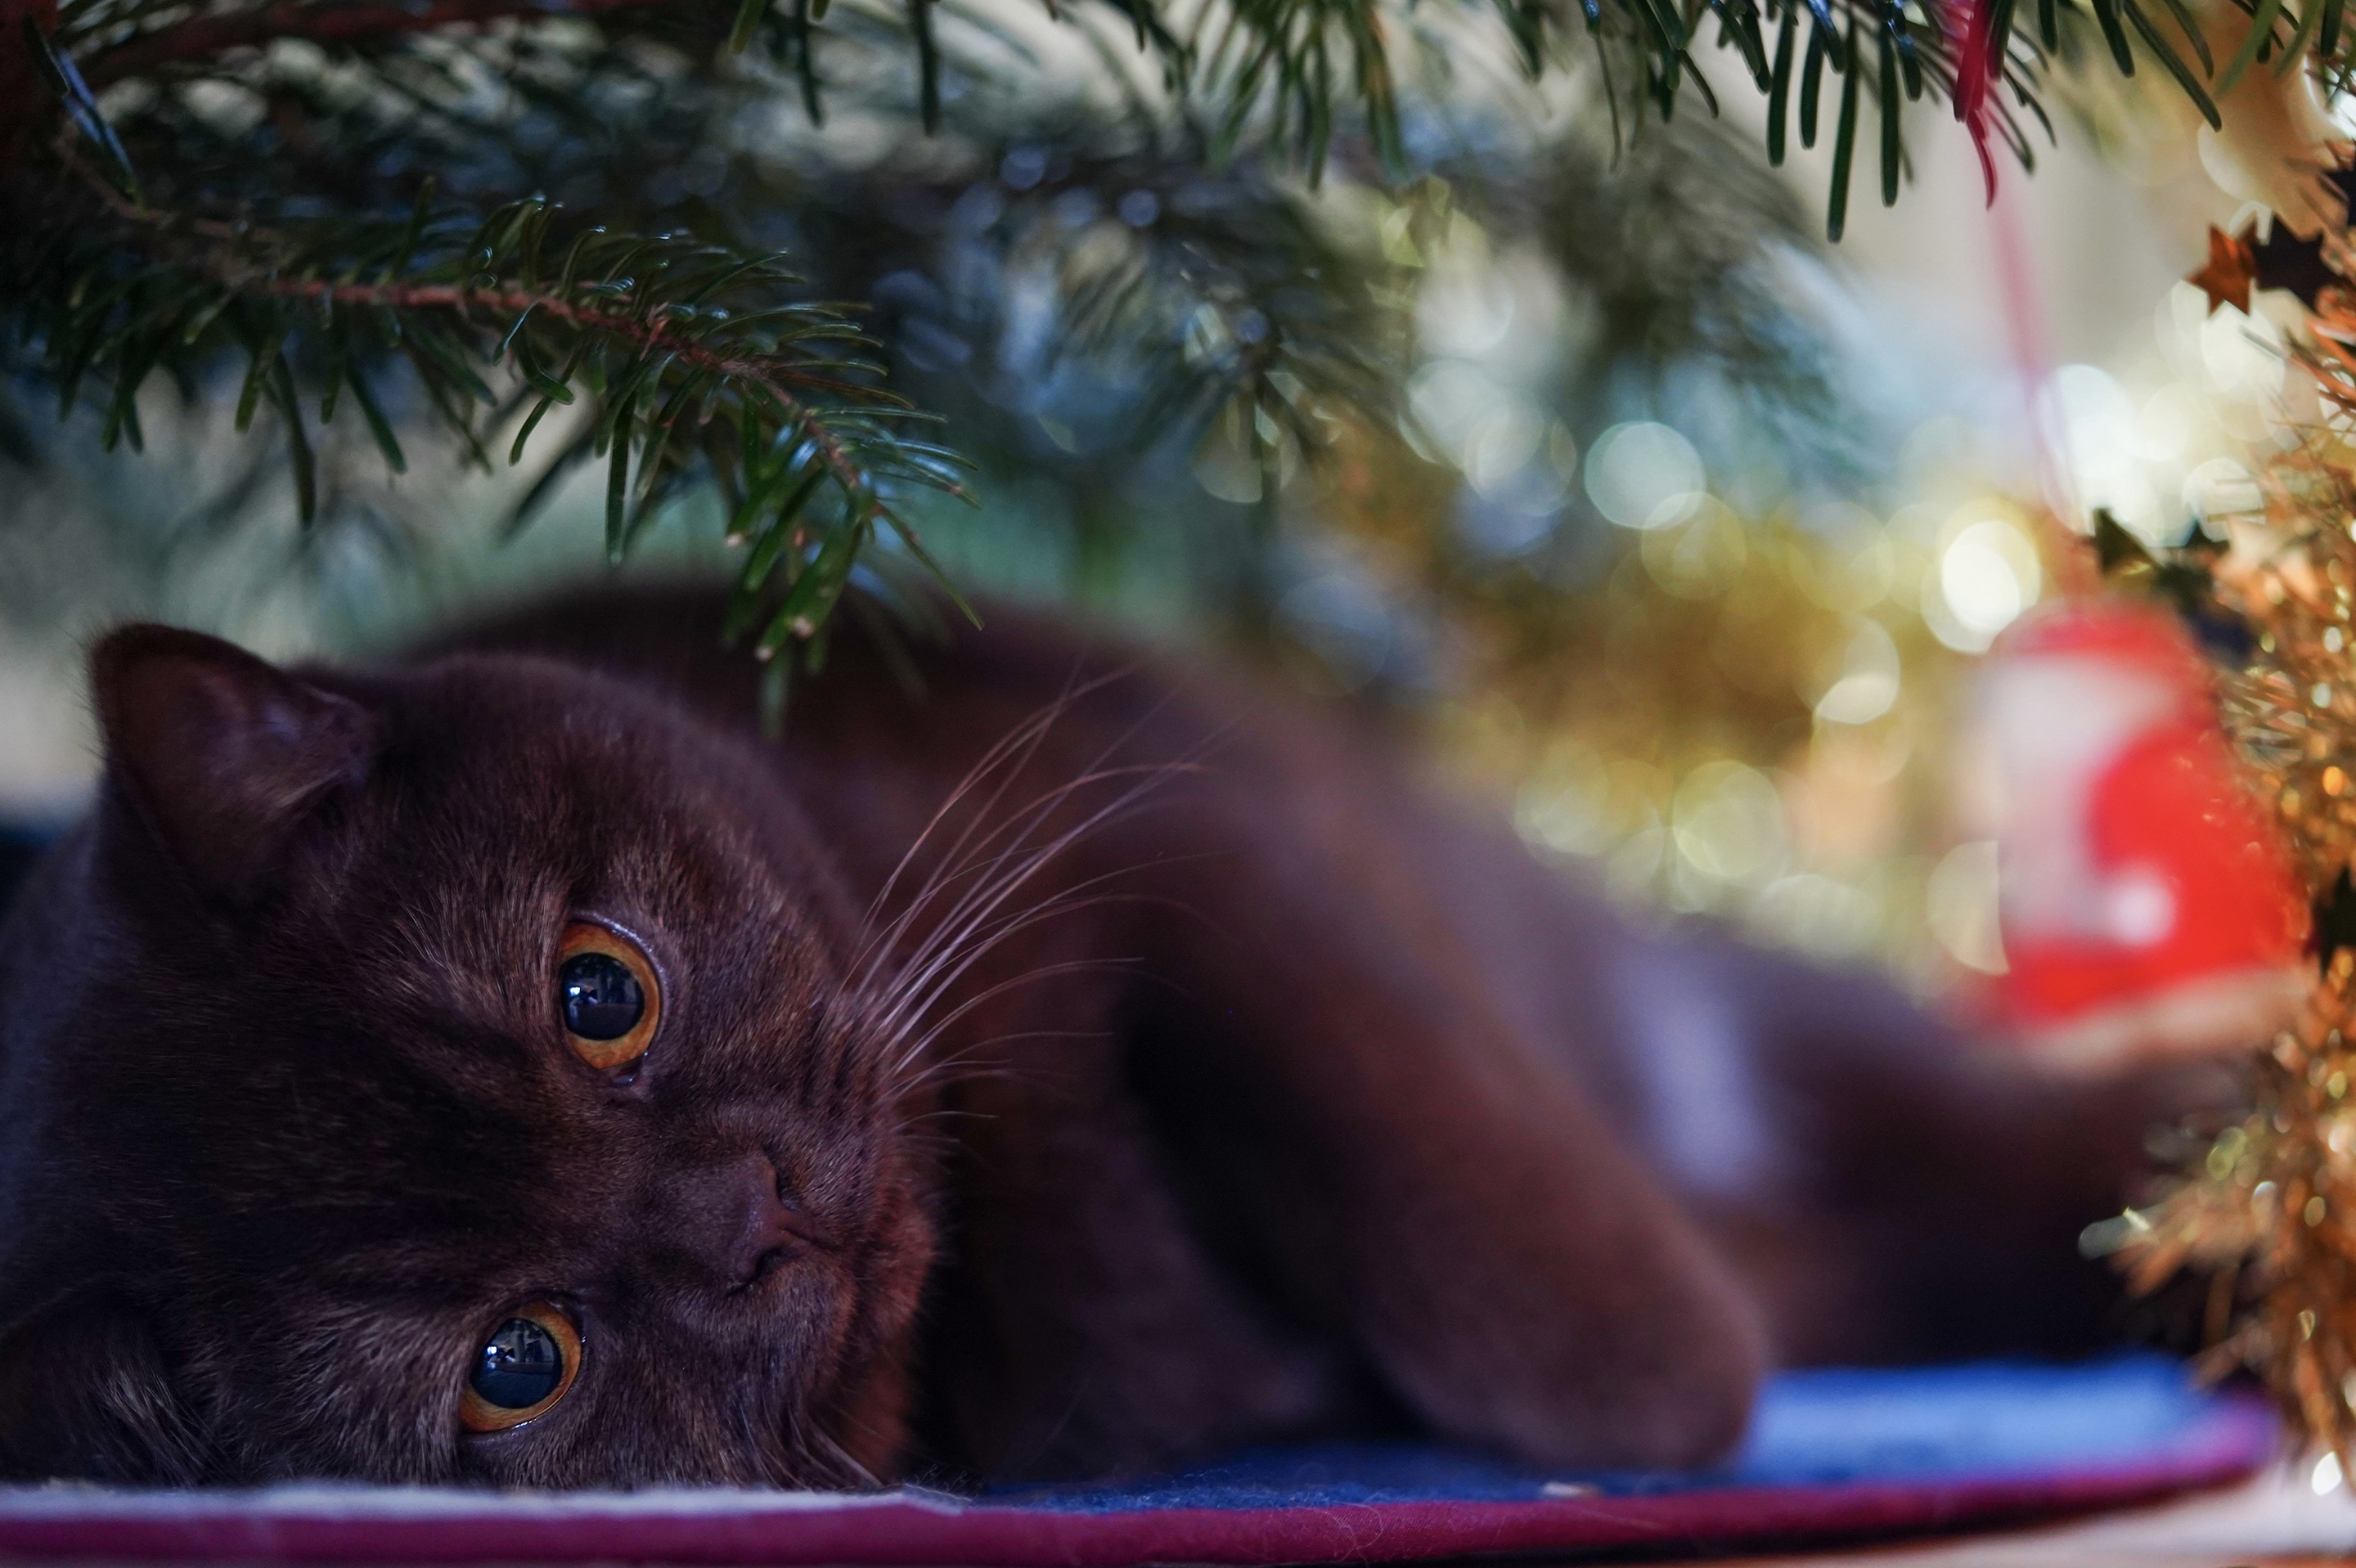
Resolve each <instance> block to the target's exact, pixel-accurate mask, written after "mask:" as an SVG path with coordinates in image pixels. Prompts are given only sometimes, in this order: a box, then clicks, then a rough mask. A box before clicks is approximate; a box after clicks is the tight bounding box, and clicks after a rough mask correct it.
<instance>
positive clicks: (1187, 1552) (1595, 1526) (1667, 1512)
mask: <svg viewBox="0 0 2356 1568" xmlns="http://www.w3.org/2000/svg"><path fill="white" fill-rule="evenodd" d="M2274 1446H2275V1427H2274V1425H2273V1422H2272V1419H2271V1417H2270V1416H2269V1415H2268V1414H2267V1413H2265V1410H2264V1409H2263V1407H2260V1406H2257V1405H2255V1404H2253V1403H2239V1404H2237V1405H2235V1406H2234V1407H2233V1408H2232V1409H2230V1410H2228V1411H2224V1412H2221V1413H2220V1418H2218V1419H2215V1420H2214V1421H2213V1423H2212V1424H2210V1425H2209V1427H2208V1429H2207V1430H2206V1431H2205V1432H2204V1433H2203V1434H2202V1435H2201V1437H2200V1438H2199V1439H2197V1440H2196V1441H2194V1442H2193V1443H2192V1444H2190V1445H2187V1447H2186V1448H2185V1449H2184V1450H2182V1451H2180V1452H2179V1453H2176V1454H2173V1455H2169V1456H2164V1457H2159V1458H2157V1459H2154V1460H2151V1461H2149V1462H2145V1463H2139V1464H2136V1465H2133V1466H2123V1467H2114V1468H2106V1469H2089V1470H2082V1471H2074V1472H2065V1473H2061V1474H2053V1475H2044V1476H2029V1477H1992V1478H1987V1479H1979V1480H1962V1481H1946V1482H1931V1483H1902V1482H1876V1483H1860V1484H1848V1485H1838V1486H1824V1487H1788V1488H1741V1489H1728V1490H1722V1491H1703V1492H1687V1493H1683V1494H1679V1495H1676V1496H1666V1497H1644V1498H1610V1497H1596V1498H1569V1499H1558V1500H1557V1499H1547V1500H1535V1501H1529V1502H1462V1501H1456V1502H1451V1501H1443V1500H1433V1501H1419V1502H1397V1503H1370V1504H1361V1505H1354V1506H1322V1507H1314V1508H1308V1507H1304V1508H1288V1509H1138V1510H1132V1511H1127V1512H1112V1513H1084V1512H1064V1511H1059V1510H1055V1509H1029V1508H1004V1507H991V1506H987V1505H958V1504H956V1503H954V1502H950V1501H947V1500H943V1501H940V1502H934V1501H931V1500H928V1499H891V1500H884V1501H875V1502H862V1501H848V1502H846V1503H845V1504H844V1505H842V1506H834V1507H817V1508H810V1509H778V1508H770V1507H762V1506H760V1505H757V1504H755V1505H751V1506H748V1507H746V1508H744V1509H727V1510H721V1509H695V1508H692V1507H683V1508H682V1509H680V1511H676V1512H666V1511H660V1510H659V1509H653V1510H648V1511H638V1512H629V1511H624V1512H620V1513H616V1512H611V1511H599V1510H598V1509H596V1508H595V1507H594V1505H591V1506H589V1507H585V1508H584V1509H582V1510H581V1511H578V1512H572V1511H567V1510H566V1509H564V1508H563V1507H562V1502H561V1500H559V1499H541V1498H535V1499H514V1500H509V1499H500V1498H498V1497H497V1496H486V1497H485V1498H484V1499H482V1502H481V1505H480V1507H479V1509H477V1508H474V1507H471V1506H462V1507H461V1508H460V1509H459V1510H457V1511H455V1512H452V1511H442V1512H434V1513H429V1514H421V1515H404V1514H402V1513H399V1512H394V1513H391V1514H386V1513H382V1512H364V1511H362V1510H361V1509H357V1508H356V1509H354V1510H353V1511H351V1512H349V1513H338V1512H337V1511H336V1509H335V1508H334V1500H333V1498H332V1495H331V1494H324V1493H318V1492H314V1493H312V1494H310V1495H309V1498H308V1499H306V1500H305V1503H304V1504H303V1505H302V1506H301V1507H299V1508H293V1507H288V1506H284V1505H279V1506H274V1507H273V1506H271V1505H269V1504H267V1503H262V1504H260V1505H259V1506H247V1507H238V1506H235V1499H231V1498H230V1497H226V1496H223V1495H220V1494H212V1495H207V1494H188V1495H187V1496H186V1497H185V1498H182V1499H173V1498H170V1497H164V1496H157V1497H151V1498H146V1499H126V1497H125V1496H124V1495H123V1494H90V1495H89V1496H88V1498H87V1499H86V1500H85V1499H81V1498H78V1497H77V1496H76V1495H75V1494H70V1493H67V1494H60V1493H58V1492H54V1491H51V1492H45V1493H17V1494H16V1495H15V1496H14V1497H7V1496H5V1495H0V1555H6V1556H10V1557H44V1558H52V1559H68V1558H112V1559H114V1560H116V1561H120V1562H140V1561H145V1562H160V1561H165V1560H173V1561H179V1562H201V1563H228V1562H252V1563H357V1562H367V1563H462V1562H481V1561H490V1562H508V1563H589V1562H598V1563H699V1564H701V1563H747V1564H764V1565H767V1564H776V1565H787V1564H817V1563H838V1564H861V1565H885V1564H891V1565H898V1564H919V1563H963V1564H971V1565H973V1568H1013V1565H1017V1564H1027V1563H1059V1564H1071V1565H1073V1568H1127V1565H1130V1564H1136V1563H1171V1562H1182V1563H1237V1564H1270V1563H1374V1562H1403V1561H1408V1560H1412V1559H1418V1558H1430V1557H1452V1556H1459V1555H1465V1554H1471V1553H1475V1552H1564V1551H1593V1550H1598V1549H1609V1548H1614V1547H1625V1546H1643V1547H1644V1548H1646V1549H1648V1551H1650V1552H1675V1551H1678V1550H1685V1551H1691V1552H1700V1551H1703V1550H1719V1549H1724V1548H1727V1547H1730V1546H1736V1545H1741V1546H1764V1545H1771V1544H1783V1543H1790V1542H1796V1541H1829V1540H1834V1539H1853V1538H1857V1537H1863V1536H1886V1535H1899V1534H1915V1533H1922V1532H1926V1531H1940V1530H1949V1529H1956V1528H1961V1527H1966V1526H1987V1525H1993V1524H1999V1523H2016V1522H2019V1521H2022V1520H2030V1519H2037V1518H2047V1517H2052V1516H2055V1515H2061V1514H2068V1513H2082V1512H2087V1511H2091V1510H2094V1509H2104V1508H2116V1507H2121V1506H2124V1505H2126V1504H2129V1503H2136V1502H2144V1501H2149V1500H2153V1499H2158V1498H2163V1497H2167V1496H2169V1495H2170V1494H2172V1493H2177V1492H2182V1491H2189V1490H2193V1489H2196V1488H2204V1487H2213V1486H2220V1485H2223V1484H2225V1483H2227V1482H2230V1481H2233V1480H2235V1479H2238V1478H2240V1477H2244V1476H2246V1475H2248V1474H2249V1473H2250V1472H2252V1471H2253V1470H2254V1469H2256V1468H2257V1467H2259V1466H2261V1465H2263V1464H2264V1463H2265V1462H2266V1460H2267V1459H2268V1458H2269V1457H2270V1456H2272V1454H2273V1452H2274ZM78 1504H79V1505H80V1506H77V1505H78ZM176 1504H177V1506H175V1505H176ZM224 1504H228V1505H230V1506H223V1505H224Z"/></svg>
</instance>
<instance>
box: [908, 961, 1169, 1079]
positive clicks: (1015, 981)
mask: <svg viewBox="0 0 2356 1568" xmlns="http://www.w3.org/2000/svg"><path fill="white" fill-rule="evenodd" d="M1136 962H1137V961H1136V960H1135V959H1133V958H1073V959H1066V960H1065V961H1063V962H1061V963H1056V964H1044V965H1040V966H1039V967H1037V968H1035V969H1029V970H1025V971H1024V972H1023V973H1022V974H1020V975H1016V976H1012V978H1009V979H1005V980H1001V981H999V982H998V983H997V984H996V985H994V986H989V987H984V988H983V989H981V990H980V991H978V992H976V993H975V994H974V995H972V996H970V997H967V998H966V999H965V1000H964V1001H962V1002H959V1003H958V1005H957V1006H956V1007H955V1008H951V1009H950V1010H949V1011H948V1014H947V1015H946V1016H945V1017H943V1018H941V1019H939V1020H938V1021H937V1022H936V1023H935V1024H934V1025H933V1026H932V1027H931V1028H930V1029H926V1031H925V1033H923V1034H922V1035H920V1036H918V1037H917V1039H916V1041H915V1042H914V1043H913V1044H911V1045H910V1046H909V1047H908V1049H907V1050H905V1051H902V1052H901V1053H900V1057H899V1060H898V1061H897V1062H896V1063H895V1064H894V1069H893V1072H894V1075H897V1074H898V1073H900V1072H905V1071H907V1069H908V1068H909V1067H911V1066H913V1065H915V1063H916V1061H917V1060H918V1059H919V1058H920V1057H922V1055H923V1054H924V1052H925V1051H926V1050H927V1049H929V1048H930V1047H931V1045H932V1043H933V1042H934V1041H935V1040H938V1039H939V1038H940V1037H941V1034H942V1032H943V1031H944V1030H946V1029H949V1028H951V1027H953V1026H954V1025H955V1024H956V1023H957V1022H958V1019H962V1018H964V1017H965V1016H966V1015H967V1014H969V1013H970V1012H972V1011H973V1010H974V1009H975V1008H979V1007H982V1006H985V1005H987V1004H988V1003H990V1002H991V1001H994V1000H996V999H997V998H998V997H1001V996H1004V995H1005V994H1006V993H1007V992H1009V991H1012V990H1015V989H1018V988H1019V987H1023V986H1027V985H1030V984H1031V983H1032V982H1033V981H1035V980H1044V979H1047V978H1050V977H1052V976H1057V975H1074V974H1079V973H1081V972H1083V971H1086V970H1090V969H1104V968H1118V967H1119V966H1121V965H1130V964H1134V963H1136Z"/></svg>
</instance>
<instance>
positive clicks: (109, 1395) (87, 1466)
mask: <svg viewBox="0 0 2356 1568" xmlns="http://www.w3.org/2000/svg"><path fill="white" fill-rule="evenodd" d="M204 1451H205V1449H204V1443H203V1439H202V1436H201V1435H200V1433H199V1432H198V1427H197V1424H196V1423H195V1421H194V1420H193V1419H192V1418H191V1417H190V1415H189V1413H188V1409H187V1404H186V1403H185V1402H184V1401H183V1400H182V1399H181V1398H180V1397H179V1395H178V1394H177V1392H176V1391H175V1390H174V1388H173V1385H172V1381H171V1377H170V1374H169V1371H167V1369H166V1361H165V1358H164V1354H163V1351H162V1349H160V1347H159V1346H158V1345H157V1344H156V1341H155V1335H154V1333H153V1331H152V1330H151V1329H150V1328H149V1326H148V1321H147V1318H146V1316H145V1313H144V1312H143V1311H142V1310H141V1309H140V1307H138V1306H137V1305H136V1304H135V1303H134V1302H133V1301H132V1300H131V1299H130V1298H129V1297H128V1296H126V1295H124V1294H123V1291H122V1290H121V1289H120V1288H119V1287H117V1286H115V1285H111V1284H106V1283H101V1284H96V1285H88V1286H85V1287H83V1288H82V1289H80V1290H77V1291H74V1292H72V1293H70V1295H68V1296H64V1297H62V1298H60V1299H59V1300H56V1301H53V1302H51V1303H49V1304H48V1306H47V1307H42V1308H40V1309H39V1310H38V1311H37V1312H34V1313H32V1314H31V1315H29V1316H28V1317H24V1318H21V1319H19V1320H18V1321H17V1322H16V1324H14V1325H13V1326H11V1327H10V1328H8V1329H7V1331H6V1332H5V1334H0V1478H5V1479H8V1480H48V1479H50V1478H53V1477H56V1478H65V1479H72V1480H86V1481H112V1482H116V1483H120V1484H123V1485H131V1486H180V1487H185V1486H193V1485H195V1484H196V1483H197V1482H198V1481H199V1480H201V1479H203V1474H202V1471H203V1464H204V1461H203V1455H204Z"/></svg>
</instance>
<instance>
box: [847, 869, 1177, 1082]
mask: <svg viewBox="0 0 2356 1568" xmlns="http://www.w3.org/2000/svg"><path fill="white" fill-rule="evenodd" d="M1137 869H1139V868H1135V867H1129V868H1124V869H1120V870H1118V871H1108V872H1106V873H1104V874H1103V875H1102V876H1098V877H1092V878H1090V879H1088V880H1087V881H1086V882H1083V883H1080V884H1078V885H1077V886H1076V887H1074V888H1070V889H1067V890H1066V891H1064V892H1063V893H1060V894H1058V895H1057V896H1056V897H1055V898H1054V899H1051V900H1048V901H1045V902H1044V903H1041V904H1039V905H1037V906H1035V907H1033V908H1031V909H1027V910H1022V911H1018V912H1015V913H1013V914H1011V915H1009V916H1007V917H1006V919H1005V920H1004V921H1003V922H1001V923H1000V924H999V925H997V926H994V927H992V928H991V929H990V930H989V931H988V932H985V933H980V935H979V936H978V937H977V938H976V940H975V943H974V945H973V946H972V948H971V949H970V950H961V951H960V952H959V953H958V955H953V957H954V960H955V962H956V968H955V970H954V972H951V973H948V974H946V975H944V976H941V977H940V979H939V981H938V983H937V984H934V985H931V986H929V987H927V988H926V990H925V992H924V994H923V996H922V997H921V999H911V1000H905V1001H904V1002H903V1003H902V1005H900V1006H899V1007H897V1008H894V1011H893V1012H892V1014H891V1015H890V1020H891V1021H890V1025H889V1029H888V1030H886V1029H879V1030H878V1037H879V1038H882V1037H883V1035H884V1034H885V1033H887V1032H894V1033H895V1032H897V1031H898V1029H899V1028H900V1027H901V1026H902V1025H903V1024H904V1023H906V1022H910V1021H913V1020H914V1019H919V1018H922V1017H923V1016H924V1014H925V1013H926V1011H927V1010H928V1009H930V1008H932V1007H933V1005H934V1004H936V1003H937V1002H938V1001H939V1000H940V998H941V997H942V996H943V995H944V994H946V992H947V991H948V988H949V987H951V986H953V985H955V984H956V983H957V981H958V978H960V977H961V976H963V975H964V974H965V972H966V971H967V970H969V969H970V968H971V967H972V966H973V965H974V964H975V963H977V962H979V961H980V959H981V958H983V957H985V956H987V955H989V953H991V951H992V950H994V949H995V948H997V947H998V946H1000V945H1001V944H1003V943H1004V942H1006V941H1008V940H1011V939H1012V937H1014V936H1016V935H1018V934H1019V933H1022V932H1023V931H1025V930H1027V929H1029V928H1030V927H1032V926H1033V925H1038V924H1041V923H1044V922H1046V921H1048V920H1051V919H1055V918H1059V917H1061V916H1064V915H1067V914H1073V913H1077V912H1080V911H1082V910H1087V909H1093V908H1097V907H1099V906H1102V905H1108V904H1116V903H1136V904H1154V905H1161V906H1163V907H1167V908H1173V909H1180V910H1183V909H1184V907H1185V906H1184V905H1183V904H1180V903H1178V902H1177V901H1175V900H1172V899H1164V898H1159V897H1155V896H1153V895H1151V894H1147V893H1098V894H1093V895H1089V896H1086V897H1083V896H1079V895H1081V894H1083V893H1085V892H1086V891H1087V889H1088V888H1091V887H1096V886H1099V885H1101V884H1103V883H1105V882H1108V881H1112V880H1116V879H1118V878H1120V877H1125V876H1129V875H1130V874H1132V873H1133V872H1134V871H1135V870H1137ZM950 961H951V960H950V959H946V958H945V959H944V962H945V963H947V962H950ZM1102 962H1113V961H1112V960H1103V961H1102ZM1124 962H1125V961H1124ZM938 1032H939V1029H938V1028H936V1029H933V1030H931V1031H929V1032H927V1033H926V1035H924V1036H923V1037H921V1038H920V1039H919V1040H918V1041H917V1042H916V1045H915V1046H912V1047H911V1048H909V1050H907V1051H904V1052H903V1053H902V1057H903V1061H904V1062H905V1061H907V1060H912V1059H913V1058H914V1057H915V1056H916V1055H917V1054H918V1053H920V1052H921V1051H923V1050H924V1048H925V1047H926V1046H928V1045H929V1044H930V1043H931V1041H932V1040H933V1039H934V1037H935V1036H936V1035H937V1033H938Z"/></svg>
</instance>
